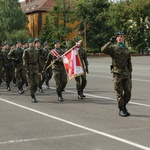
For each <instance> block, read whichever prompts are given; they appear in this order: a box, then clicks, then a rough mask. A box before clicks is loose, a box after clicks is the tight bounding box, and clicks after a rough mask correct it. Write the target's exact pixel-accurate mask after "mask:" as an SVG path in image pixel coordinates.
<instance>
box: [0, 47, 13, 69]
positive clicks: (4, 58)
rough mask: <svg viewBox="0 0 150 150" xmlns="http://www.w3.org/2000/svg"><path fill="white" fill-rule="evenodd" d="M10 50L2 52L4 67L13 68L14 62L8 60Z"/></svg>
mask: <svg viewBox="0 0 150 150" xmlns="http://www.w3.org/2000/svg"><path fill="white" fill-rule="evenodd" d="M9 51H10V50H9V49H3V50H2V58H3V61H4V62H3V65H4V66H5V67H13V62H12V60H10V59H8V53H9Z"/></svg>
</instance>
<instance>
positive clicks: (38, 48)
mask: <svg viewBox="0 0 150 150" xmlns="http://www.w3.org/2000/svg"><path fill="white" fill-rule="evenodd" d="M35 50H36V51H38V52H39V72H40V73H41V72H42V70H43V67H44V64H45V61H46V58H45V55H44V51H43V49H42V48H41V44H40V42H39V39H38V38H36V39H35ZM44 81H45V76H44V74H41V76H39V92H40V93H44V92H43V89H42V85H43V83H44Z"/></svg>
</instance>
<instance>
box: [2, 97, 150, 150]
mask: <svg viewBox="0 0 150 150" xmlns="http://www.w3.org/2000/svg"><path fill="white" fill-rule="evenodd" d="M0 101H3V102H6V103H9V104H12V105H15V106H17V107H20V108H23V109H26V110H29V111H32V112H35V113H37V114H40V115H43V116H46V117H48V118H52V119H55V120H58V121H61V122H64V123H67V124H69V125H72V126H75V127H78V128H81V129H84V130H87V131H91V132H93V133H96V134H99V135H102V136H105V137H108V138H111V139H113V140H117V141H120V142H122V143H126V144H128V145H132V146H134V147H137V148H140V149H143V150H150V147H146V146H144V145H141V144H138V143H135V142H131V141H128V140H126V139H122V138H119V137H117V136H114V135H111V134H108V133H105V132H101V131H98V130H95V129H92V128H88V127H86V126H83V125H80V124H76V123H74V122H71V121H68V120H65V119H62V118H58V117H55V116H52V115H49V114H46V113H44V112H41V111H38V110H35V109H32V108H29V107H26V106H23V105H19V104H17V103H14V102H11V101H8V100H5V99H2V98H0Z"/></svg>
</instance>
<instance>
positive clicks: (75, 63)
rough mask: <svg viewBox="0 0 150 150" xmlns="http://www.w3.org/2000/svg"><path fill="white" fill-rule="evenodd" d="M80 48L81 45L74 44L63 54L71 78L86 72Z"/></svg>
mask: <svg viewBox="0 0 150 150" xmlns="http://www.w3.org/2000/svg"><path fill="white" fill-rule="evenodd" d="M78 50H79V46H74V47H73V48H72V49H71V50H70V51H68V52H67V53H65V55H64V56H63V63H64V66H65V69H66V72H67V74H68V77H69V80H71V79H72V78H74V77H77V76H80V75H83V74H84V70H83V66H82V63H81V60H80V57H79V54H78Z"/></svg>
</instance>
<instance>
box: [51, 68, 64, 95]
mask: <svg viewBox="0 0 150 150" xmlns="http://www.w3.org/2000/svg"><path fill="white" fill-rule="evenodd" d="M53 77H54V80H55V82H56V92H57V95H58V96H60V95H61V93H62V90H63V89H64V88H65V87H66V84H67V74H66V71H65V70H64V71H57V70H53Z"/></svg>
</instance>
